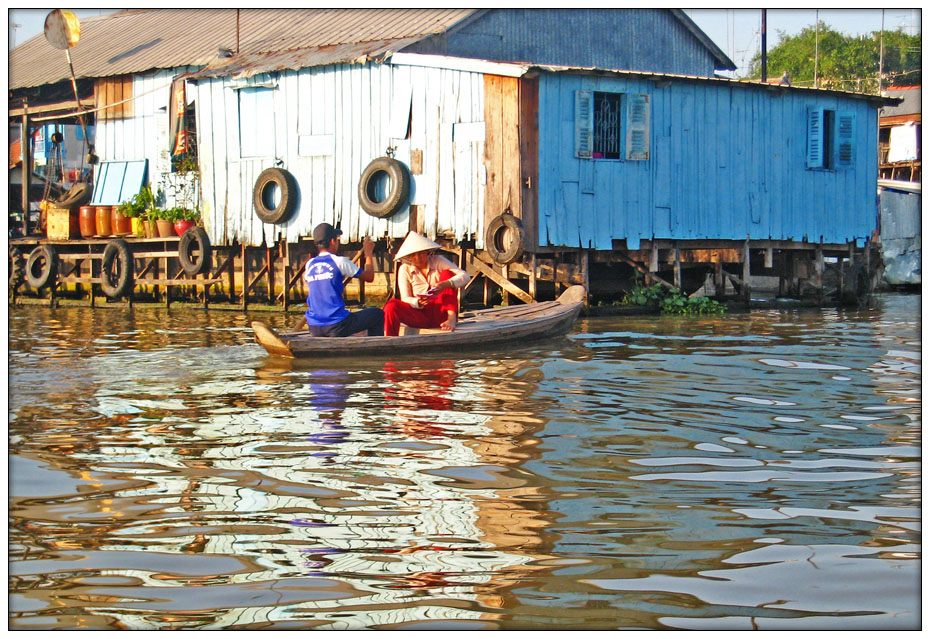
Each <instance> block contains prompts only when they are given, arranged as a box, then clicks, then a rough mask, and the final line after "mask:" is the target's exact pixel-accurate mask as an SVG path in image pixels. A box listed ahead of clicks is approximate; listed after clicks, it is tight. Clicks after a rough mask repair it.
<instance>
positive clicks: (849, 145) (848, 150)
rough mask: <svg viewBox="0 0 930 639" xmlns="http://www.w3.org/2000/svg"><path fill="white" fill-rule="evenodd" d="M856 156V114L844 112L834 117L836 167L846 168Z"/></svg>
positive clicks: (852, 162)
mask: <svg viewBox="0 0 930 639" xmlns="http://www.w3.org/2000/svg"><path fill="white" fill-rule="evenodd" d="M855 157H856V114H855V113H850V112H844V113H840V114H838V115H837V118H836V167H837V168H838V169H848V168H850V167H851V166H853V164H854V161H855Z"/></svg>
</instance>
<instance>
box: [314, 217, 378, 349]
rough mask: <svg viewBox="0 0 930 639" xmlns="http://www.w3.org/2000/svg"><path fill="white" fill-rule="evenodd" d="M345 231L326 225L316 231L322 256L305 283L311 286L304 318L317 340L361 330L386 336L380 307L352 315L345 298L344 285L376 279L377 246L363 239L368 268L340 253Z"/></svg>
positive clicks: (365, 238) (315, 241) (347, 334)
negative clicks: (349, 279) (348, 281)
mask: <svg viewBox="0 0 930 639" xmlns="http://www.w3.org/2000/svg"><path fill="white" fill-rule="evenodd" d="M340 235H342V231H341V230H339V229H337V228H334V227H333V225H332V224H328V223H326V222H323V223H322V224H319V225H317V227H316V228H315V229H313V242H314V243H315V244H316V246H317V249H318V251H319V253H318V254H317V256H316V257H314V258H313V259H311V260H309V261H308V262H307V265H306V267H305V268H304V281H305V282H306V283H307V312H306V313H305V314H304V318H305V319H306V322H307V327H308V329H309V331H310V334H311V335H313V336H314V337H347V336H349V335H354V334H355V333H358V332H359V331H368V334H369V335H383V334H384V333H383V330H384V313H383V312H382V310H381V309H380V308H373V307H370V308H363V309H362V310H360V311H356V312H355V313H350V312H349V309H347V308H346V305H345V301H344V300H343V297H342V291H343V285H342V282H343V280H344V279H345V278H347V277H357V278H358V279H360V280H362V281H363V282H372V281H374V279H375V267H374V257H373V252H374V248H375V243H374V242H372V240H371V238H370V237H368V236H367V235H366V236H365V237H364V238H363V239H362V251H363V252H364V254H365V261H364V267H362V266H358V265H356V264H355V263H354V262H353V261H352V260H350V259H349V258H347V257H344V256H342V255H339V254H338V251H339V236H340Z"/></svg>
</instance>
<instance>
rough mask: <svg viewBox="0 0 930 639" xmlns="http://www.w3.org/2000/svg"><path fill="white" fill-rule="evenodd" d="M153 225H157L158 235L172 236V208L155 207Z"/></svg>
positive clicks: (173, 215) (173, 214) (173, 217)
mask: <svg viewBox="0 0 930 639" xmlns="http://www.w3.org/2000/svg"><path fill="white" fill-rule="evenodd" d="M154 213H155V225H156V226H157V227H158V237H172V236H174V219H175V213H174V209H156V210H155V212H154Z"/></svg>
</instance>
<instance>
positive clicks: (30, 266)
mask: <svg viewBox="0 0 930 639" xmlns="http://www.w3.org/2000/svg"><path fill="white" fill-rule="evenodd" d="M56 279H58V253H57V252H56V251H55V248H54V247H52V246H49V245H47V244H42V245H40V246H37V247H35V248H34V249H33V250H32V253H30V254H29V257H28V258H27V259H26V283H27V284H29V286H31V287H32V288H35V289H40V288H45V287H46V286H52V285H53V284H54V283H55V280H56Z"/></svg>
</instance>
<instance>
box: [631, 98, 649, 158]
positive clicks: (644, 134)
mask: <svg viewBox="0 0 930 639" xmlns="http://www.w3.org/2000/svg"><path fill="white" fill-rule="evenodd" d="M626 159H627V160H648V159H649V96H648V95H645V94H638V93H631V94H630V96H629V98H628V100H627V110H626Z"/></svg>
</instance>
